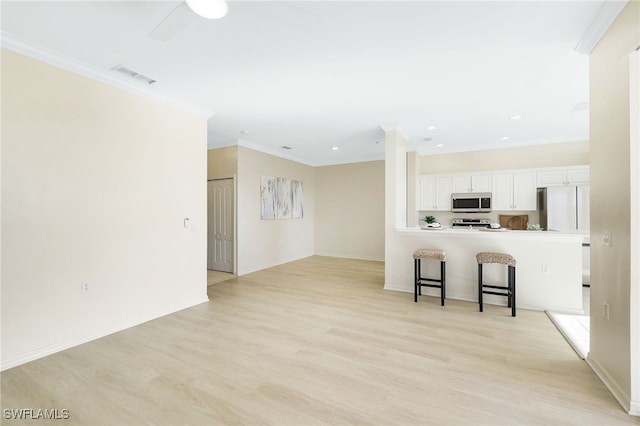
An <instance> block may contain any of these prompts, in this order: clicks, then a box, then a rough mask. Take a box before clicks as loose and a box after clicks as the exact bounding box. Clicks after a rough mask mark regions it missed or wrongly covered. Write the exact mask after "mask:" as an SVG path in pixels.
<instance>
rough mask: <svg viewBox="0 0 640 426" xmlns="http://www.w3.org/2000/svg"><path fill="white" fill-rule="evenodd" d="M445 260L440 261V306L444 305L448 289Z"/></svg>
mask: <svg viewBox="0 0 640 426" xmlns="http://www.w3.org/2000/svg"><path fill="white" fill-rule="evenodd" d="M445 269H446V268H445V262H444V261H443V262H440V280H441V282H440V306H444V295H445V290H446V282H447V280H446V277H445Z"/></svg>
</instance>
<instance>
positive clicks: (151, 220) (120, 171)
mask: <svg viewBox="0 0 640 426" xmlns="http://www.w3.org/2000/svg"><path fill="white" fill-rule="evenodd" d="M206 131H207V129H206V120H205V119H204V118H200V117H196V116H193V115H191V114H188V113H185V112H181V111H179V110H177V109H174V108H172V107H169V106H166V105H163V104H159V103H156V102H153V101H151V100H149V99H147V98H143V97H140V96H136V95H133V94H131V93H128V92H125V91H122V90H120V89H116V88H114V87H111V86H108V85H105V84H103V83H98V82H96V81H94V80H91V79H88V78H85V77H81V76H79V75H77V74H73V73H71V72H68V71H65V70H62V69H60V68H56V67H54V66H51V65H48V64H45V63H43V62H40V61H37V60H34V59H31V58H28V57H25V56H22V55H20V54H17V53H14V52H11V51H8V50H2V302H1V303H2V368H3V369H5V368H8V367H11V366H14V365H18V364H21V363H23V362H26V361H29V360H31V359H35V358H38V357H41V356H44V355H47V354H49V353H53V352H56V351H58V350H62V349H65V348H67V347H70V346H73V345H76V344H80V343H83V342H86V341H89V340H92V339H95V338H98V337H101V336H103V335H106V334H109V333H113V332H115V331H118V330H121V329H124V328H127V327H130V326H133V325H136V324H139V323H142V322H145V321H148V320H150V319H153V318H156V317H160V316H162V315H166V314H168V313H171V312H174V311H177V310H180V309H183V308H186V307H189V306H192V305H194V304H197V303H201V302H205V301H206V300H207V295H206V274H205V270H206V269H205V268H206V263H205V261H206V234H205V210H206V183H205V182H206V144H207V141H206ZM185 217H189V218H190V219H191V223H192V224H193V228H191V229H189V228H184V227H183V220H184V218H185ZM83 282H86V283H88V284H89V291H88V292H86V293H84V294H81V291H80V288H81V283H83Z"/></svg>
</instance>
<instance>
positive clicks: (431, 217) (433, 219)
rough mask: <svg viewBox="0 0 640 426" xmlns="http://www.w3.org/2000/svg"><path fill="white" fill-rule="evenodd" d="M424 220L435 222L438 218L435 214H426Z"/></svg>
mask: <svg viewBox="0 0 640 426" xmlns="http://www.w3.org/2000/svg"><path fill="white" fill-rule="evenodd" d="M424 221H425V222H427V223H435V222H436V218H435V217H433V216H425V217H424Z"/></svg>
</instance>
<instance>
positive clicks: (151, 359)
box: [1, 256, 640, 426]
mask: <svg viewBox="0 0 640 426" xmlns="http://www.w3.org/2000/svg"><path fill="white" fill-rule="evenodd" d="M409 267H411V264H410V263H409ZM383 268H384V266H383V264H382V263H380V262H371V261H358V260H346V259H336V258H327V257H317V256H316V257H311V258H307V259H303V260H300V261H296V262H292V263H289V264H285V265H281V266H278V267H274V268H270V269H267V270H263V271H260V272H256V273H253V274H249V275H245V276H242V277H236V278H234V279H232V280H228V281H225V282H222V283H219V284H216V285H213V286H210V287H208V292H209V297H210V302H209V303H205V304H202V305H198V306H196V307H193V308H190V309H186V310H184V311H181V312H178V313H176V314H173V315H168V316H166V317H163V318H160V319H157V320H154V321H150V322H148V323H145V324H143V325H140V326H137V327H133V328H131V329H128V330H125V331H122V332H119V333H116V334H113V335H111V336H108V337H105V338H102V339H98V340H96V341H93V342H90V343H87V344H84V345H81V346H78V347H75V348H72V349H69V350H66V351H63V352H60V353H58V354H55V355H52V356H49V357H47V358H44V359H41V360H37V361H34V362H31V363H28V364H25V365H22V366H19V367H16V368H13V369H10V370H7V371H5V372H3V373H2V375H1V379H2V395H1V396H2V404H1V405H2V408H3V409H4V408H28V407H32V408H60V409H62V408H66V409H68V410H69V411H70V415H71V418H70V420H66V421H62V420H58V421H57V422H56V424H64V425H70V424H85V425H100V424H104V425H144V424H156V425H164V424H166V425H177V424H181V425H191V424H198V425H228V424H245V425H327V424H328V425H349V424H357V425H427V424H444V425H511V424H526V425H581V426H584V425H618V424H620V425H622V424H626V425H629V424H635V425H638V424H640V419H638V418H634V417H630V416H628V415H626V414H625V413H624V411H623V410H622V409H621V408H620V406H619V405H618V403H617V402H616V401H615V400H614V398H613V397H612V396H611V394H610V393H609V391H608V390H607V389H606V388H605V386H604V385H603V384H602V383H601V382H600V380H599V379H598V378H597V377H596V375H595V374H594V373H593V372H592V371H591V369H590V368H589V367H588V366H587V364H586V363H585V362H584V361H582V360H580V359H579V358H578V357H577V356H576V354H575V353H574V351H573V350H572V349H571V347H570V346H569V345H568V344H567V342H566V341H565V339H564V338H563V337H562V336H561V335H560V333H559V332H558V331H557V330H556V328H555V327H554V326H553V324H552V323H551V322H550V321H549V319H548V318H547V317H546V315H545V314H544V312H537V311H530V310H526V309H519V310H518V316H517V317H516V318H512V317H511V316H510V311H509V310H508V309H507V308H505V307H499V306H491V305H487V306H486V307H485V312H484V313H479V312H477V305H476V304H474V303H469V302H461V301H455V300H447V306H445V307H444V308H442V307H440V306H439V303H438V302H439V301H438V299H436V298H433V297H427V296H423V297H422V298H421V299H420V301H419V303H414V302H413V294H409V293H401V292H392V291H385V290H383V281H384V272H383ZM4 423H6V424H12V422H10V421H6V420H3V424H4ZM33 423H34V424H46V422H43V421H36V422H33ZM21 424H24V423H21Z"/></svg>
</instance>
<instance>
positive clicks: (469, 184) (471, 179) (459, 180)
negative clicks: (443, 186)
mask: <svg viewBox="0 0 640 426" xmlns="http://www.w3.org/2000/svg"><path fill="white" fill-rule="evenodd" d="M453 192H491V175H490V174H477V175H454V176H453Z"/></svg>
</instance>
